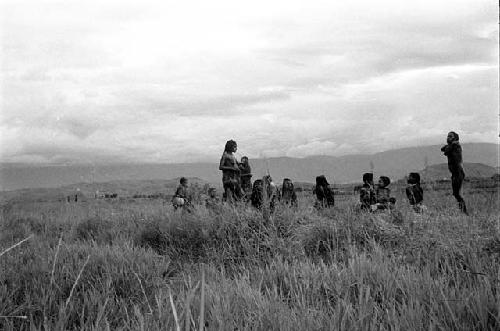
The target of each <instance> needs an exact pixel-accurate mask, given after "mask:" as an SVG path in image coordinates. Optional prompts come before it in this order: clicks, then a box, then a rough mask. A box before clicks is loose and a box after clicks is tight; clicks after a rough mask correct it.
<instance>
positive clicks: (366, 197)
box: [359, 172, 377, 211]
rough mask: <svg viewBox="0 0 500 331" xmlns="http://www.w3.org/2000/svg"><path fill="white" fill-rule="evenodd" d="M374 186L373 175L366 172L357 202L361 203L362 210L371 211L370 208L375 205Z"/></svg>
mask: <svg viewBox="0 0 500 331" xmlns="http://www.w3.org/2000/svg"><path fill="white" fill-rule="evenodd" d="M374 187H375V185H374V184H373V173H371V172H367V173H364V174H363V186H362V187H361V190H360V191H359V201H360V202H361V209H362V210H368V211H370V210H371V208H372V207H371V206H373V205H375V204H376V203H377V198H376V196H375V188H374Z"/></svg>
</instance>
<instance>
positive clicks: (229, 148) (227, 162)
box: [219, 140, 242, 202]
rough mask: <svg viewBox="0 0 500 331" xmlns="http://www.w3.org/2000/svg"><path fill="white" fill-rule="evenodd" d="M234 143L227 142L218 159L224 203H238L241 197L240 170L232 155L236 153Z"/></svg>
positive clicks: (231, 141)
mask: <svg viewBox="0 0 500 331" xmlns="http://www.w3.org/2000/svg"><path fill="white" fill-rule="evenodd" d="M236 149H237V145H236V141H234V140H228V141H227V142H226V146H225V147H224V153H223V154H222V157H221V159H220V165H219V170H222V186H223V188H224V194H223V198H224V200H226V201H230V202H232V201H238V200H240V198H241V196H242V192H241V186H240V168H239V166H238V161H237V160H236V157H235V156H234V154H233V153H235V152H236Z"/></svg>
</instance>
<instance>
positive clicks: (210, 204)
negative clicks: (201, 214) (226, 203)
mask: <svg viewBox="0 0 500 331" xmlns="http://www.w3.org/2000/svg"><path fill="white" fill-rule="evenodd" d="M219 203H220V200H219V198H218V197H217V190H216V189H215V188H213V187H211V188H209V189H208V198H207V199H205V207H207V209H210V210H215V209H217V206H218V205H219Z"/></svg>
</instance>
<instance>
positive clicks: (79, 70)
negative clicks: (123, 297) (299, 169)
mask: <svg viewBox="0 0 500 331" xmlns="http://www.w3.org/2000/svg"><path fill="white" fill-rule="evenodd" d="M0 12H1V14H0V15H1V25H0V27H1V29H0V31H1V48H0V50H1V53H0V58H1V71H0V77H1V84H0V88H1V93H0V97H1V118H0V132H1V134H0V155H1V158H0V161H2V162H30V163H32V162H35V163H61V162H63V163H64V162H70V163H79V162H94V163H101V162H162V163H163V162H166V163H172V162H217V161H218V159H219V157H220V155H221V153H222V150H223V147H224V143H225V142H226V140H228V139H235V140H236V141H237V142H238V144H239V151H238V152H239V153H238V156H241V155H243V154H245V155H248V156H250V157H251V158H257V157H261V158H269V157H277V156H289V157H304V156H308V155H332V156H340V155H346V154H357V153H375V152H380V151H384V150H389V149H393V148H399V147H408V146H422V145H431V144H441V143H443V142H444V139H445V137H446V133H447V132H448V131H449V130H455V131H457V132H459V133H460V135H461V140H462V141H463V142H490V143H495V144H496V143H498V97H499V95H498V94H499V86H498V42H499V40H498V3H497V2H495V1H487V0H480V1H478V0H470V1H441V0H437V1H435V0H433V1H411V2H410V1H405V2H403V1H385V0H383V1H378V2H376V3H374V2H373V1H350V2H349V3H345V1H303V2H301V1H252V2H247V3H242V2H237V1H140V2H128V1H68V0H65V1H40V0H37V1H22V0H16V1H3V2H2V4H1V5H0Z"/></svg>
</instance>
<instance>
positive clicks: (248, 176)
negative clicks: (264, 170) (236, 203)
mask: <svg viewBox="0 0 500 331" xmlns="http://www.w3.org/2000/svg"><path fill="white" fill-rule="evenodd" d="M239 168H240V178H241V188H242V190H243V192H244V193H245V195H247V196H248V195H250V194H252V168H250V164H249V163H248V157H246V156H243V157H242V158H241V163H240V164H239Z"/></svg>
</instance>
